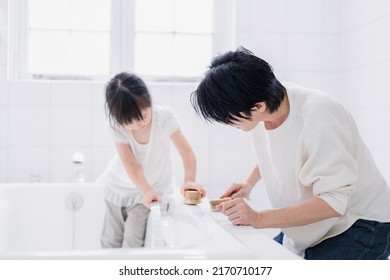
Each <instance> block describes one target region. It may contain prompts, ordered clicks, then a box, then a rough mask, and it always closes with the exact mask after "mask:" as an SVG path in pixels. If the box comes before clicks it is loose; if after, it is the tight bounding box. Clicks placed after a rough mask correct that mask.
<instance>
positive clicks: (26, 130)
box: [8, 106, 51, 147]
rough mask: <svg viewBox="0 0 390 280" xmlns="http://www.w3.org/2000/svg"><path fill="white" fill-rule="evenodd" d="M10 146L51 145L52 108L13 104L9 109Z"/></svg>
mask: <svg viewBox="0 0 390 280" xmlns="http://www.w3.org/2000/svg"><path fill="white" fill-rule="evenodd" d="M8 131H9V146H12V147H49V145H50V132H51V131H50V108H49V107H28V106H13V107H10V109H9V127H8Z"/></svg>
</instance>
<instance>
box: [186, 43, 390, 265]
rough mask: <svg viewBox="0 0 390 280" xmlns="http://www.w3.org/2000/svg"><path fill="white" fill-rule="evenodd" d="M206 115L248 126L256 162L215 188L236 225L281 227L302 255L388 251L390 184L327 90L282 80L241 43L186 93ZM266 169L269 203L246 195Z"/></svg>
mask: <svg viewBox="0 0 390 280" xmlns="http://www.w3.org/2000/svg"><path fill="white" fill-rule="evenodd" d="M191 102H192V104H193V106H194V108H195V110H196V111H197V112H198V113H199V114H201V115H202V116H203V117H204V118H205V119H206V120H207V121H216V122H219V123H224V124H228V125H231V126H233V127H235V128H238V129H241V130H243V131H245V132H251V134H252V138H253V142H254V146H255V149H256V157H257V165H256V166H255V167H254V169H253V170H252V172H251V173H250V175H249V176H248V178H247V180H246V181H245V182H243V183H238V184H232V185H231V186H230V187H229V188H228V189H227V191H226V192H225V193H224V194H223V195H222V196H221V197H226V196H232V197H233V198H234V199H233V200H232V201H230V202H226V203H224V204H222V205H220V206H219V208H220V209H222V211H223V213H224V214H225V215H226V216H228V218H229V220H230V221H231V222H232V223H233V224H234V225H250V226H252V227H254V228H281V229H282V233H281V234H280V235H279V236H278V237H276V239H275V240H277V241H279V242H280V243H282V244H283V245H285V246H286V247H288V248H289V249H291V250H292V251H294V252H296V253H297V254H299V255H301V256H304V257H305V258H306V259H387V258H388V256H389V255H390V206H389V205H390V189H389V187H388V185H387V183H386V182H385V180H384V178H383V177H382V175H381V174H380V172H379V171H378V169H377V167H376V166H375V163H374V161H373V159H372V156H371V154H370V152H369V150H368V149H367V147H366V145H365V144H364V142H363V141H362V139H361V137H360V135H359V132H358V129H357V127H356V125H355V122H354V120H353V118H352V116H351V115H350V114H349V113H348V112H347V111H346V110H345V109H344V108H343V107H342V106H341V105H340V104H339V103H338V102H337V101H336V100H335V99H334V98H332V97H330V96H328V95H326V94H325V93H323V92H320V91H318V90H314V89H308V88H304V87H300V86H297V85H293V84H282V83H280V82H279V81H278V80H277V79H276V77H275V75H274V73H273V70H272V67H271V66H270V65H269V64H268V63H267V62H266V61H264V60H262V59H260V58H258V57H256V56H255V55H253V53H251V52H250V51H248V50H246V49H244V48H242V47H241V48H238V49H237V50H236V51H234V52H227V53H225V54H223V55H220V56H217V57H215V58H214V59H213V61H212V63H211V66H210V68H209V70H208V71H207V73H206V74H205V77H204V78H203V80H202V81H201V83H200V84H199V86H198V88H197V90H196V91H195V92H194V93H193V94H192V96H191ZM260 179H263V181H264V184H265V186H266V189H267V193H268V196H269V199H270V201H271V204H272V206H273V209H270V210H267V211H260V212H256V211H254V210H253V209H251V208H250V207H249V206H248V204H247V203H246V202H245V200H244V199H243V198H245V197H246V196H247V195H248V194H249V193H250V192H251V189H252V188H253V186H254V185H255V184H256V183H257V182H258V181H259V180H260Z"/></svg>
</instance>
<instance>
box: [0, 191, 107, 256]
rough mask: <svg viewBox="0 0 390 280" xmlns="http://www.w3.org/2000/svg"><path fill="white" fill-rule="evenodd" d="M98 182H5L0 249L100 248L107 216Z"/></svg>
mask: <svg viewBox="0 0 390 280" xmlns="http://www.w3.org/2000/svg"><path fill="white" fill-rule="evenodd" d="M99 188H100V187H99V186H98V185H96V184H85V185H82V186H81V185H78V184H24V185H19V184H15V185H12V184H10V185H5V186H4V187H1V188H0V198H1V199H2V201H3V205H4V204H5V207H3V208H4V209H3V210H4V214H3V215H2V221H0V224H1V225H2V228H3V229H5V231H4V233H3V237H2V240H3V241H2V242H0V243H1V244H2V245H0V246H1V247H0V251H1V249H3V251H11V252H12V251H57V250H74V249H81V250H88V249H97V248H99V246H100V245H99V235H100V232H101V226H102V221H103V215H104V203H103V201H104V200H103V195H102V193H103V192H102V191H101V190H100V189H99Z"/></svg>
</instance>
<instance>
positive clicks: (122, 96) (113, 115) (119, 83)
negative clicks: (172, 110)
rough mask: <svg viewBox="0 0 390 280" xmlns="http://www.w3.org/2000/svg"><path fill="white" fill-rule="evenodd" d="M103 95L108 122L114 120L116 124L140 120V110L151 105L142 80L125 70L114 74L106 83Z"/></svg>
mask: <svg viewBox="0 0 390 280" xmlns="http://www.w3.org/2000/svg"><path fill="white" fill-rule="evenodd" d="M105 95H106V109H108V116H109V120H110V123H112V122H113V121H114V122H115V123H116V124H118V125H125V124H128V123H131V122H132V121H134V120H142V119H143V117H142V113H141V111H142V110H143V109H145V108H149V107H151V106H152V101H151V96H150V94H149V91H148V88H147V87H146V85H145V83H144V81H143V80H142V79H141V78H140V77H138V76H137V75H135V74H131V73H127V72H122V73H119V74H117V75H115V76H114V77H113V78H112V79H111V80H110V81H109V82H108V83H107V85H106V90H105Z"/></svg>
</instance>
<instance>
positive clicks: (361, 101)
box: [0, 0, 390, 197]
mask: <svg viewBox="0 0 390 280" xmlns="http://www.w3.org/2000/svg"><path fill="white" fill-rule="evenodd" d="M389 3H390V2H389V1H386V0H374V1H373V0H371V1H370V0H359V1H357V0H273V1H267V0H240V1H236V6H237V7H236V8H237V11H236V32H235V37H236V45H237V46H239V45H242V46H244V47H246V48H248V49H250V50H252V51H253V52H254V53H255V54H256V55H258V56H260V57H262V58H263V59H265V60H267V61H268V62H270V63H271V65H273V67H274V69H275V72H276V74H277V76H278V77H279V78H280V79H281V80H289V81H293V82H297V83H301V84H303V85H306V86H312V87H317V88H321V89H325V90H327V91H329V92H330V93H331V94H332V95H335V96H336V97H338V98H339V99H340V100H341V101H342V102H343V103H344V104H345V105H346V106H347V107H348V108H349V109H350V110H351V111H352V112H353V113H354V115H355V117H356V118H357V121H358V125H359V126H360V127H361V131H362V133H363V136H364V137H365V139H366V140H367V142H368V144H369V146H370V148H371V150H372V151H373V153H374V156H375V158H376V160H377V162H378V165H379V167H380V168H381V170H382V171H383V173H384V174H385V176H386V178H387V179H388V181H390V174H389V173H390V172H389V171H388V168H387V167H388V166H389V164H390V159H389V158H390V157H389V155H390V148H389V147H388V146H387V145H386V143H389V142H390V133H389V132H388V131H389V130H388V128H389V121H390V113H389V112H390V110H389V109H390V108H389V107H390V97H389V95H388V94H387V91H388V88H389V84H388V83H389V82H388V79H387V77H386V76H387V74H386V73H387V72H388V69H389V68H388V67H389V66H390V51H388V50H389V49H390V38H389V36H390V33H389V32H388V30H389V27H390V4H389ZM6 6H7V1H6V0H0V182H16V181H19V182H20V181H30V179H31V174H40V175H41V178H42V181H71V180H73V178H74V172H73V168H72V164H71V157H72V154H73V153H74V152H76V151H81V152H83V153H84V155H85V156H86V163H85V175H86V177H87V179H88V180H94V179H95V178H96V177H97V175H98V174H99V173H100V172H102V170H103V168H104V167H105V165H106V163H107V161H108V160H109V158H110V157H111V156H112V154H113V153H114V149H113V145H112V143H111V142H110V140H109V139H108V138H107V137H106V135H105V133H104V121H105V115H104V110H103V86H104V85H103V82H101V83H96V82H94V83H92V82H59V81H48V82H46V81H38V82H37V81H7V79H6V68H7V57H6V31H7V14H6V11H7V9H6ZM195 88H196V84H151V85H150V89H151V93H152V95H153V97H154V100H155V102H157V103H165V104H170V105H172V106H173V107H174V109H175V110H176V111H177V113H178V115H179V116H180V118H181V120H182V123H183V132H184V133H185V135H186V136H187V138H188V139H189V141H190V142H191V143H192V145H193V148H194V150H195V152H196V154H197V156H198V163H199V182H200V183H202V184H203V185H204V186H205V187H206V188H207V189H208V191H209V196H210V197H213V196H217V195H219V194H220V192H222V190H223V189H225V187H226V186H227V185H228V184H229V183H231V182H233V181H239V180H241V179H244V177H245V176H246V174H247V172H248V170H249V169H250V167H251V166H252V164H253V160H254V159H253V156H252V154H251V146H250V144H249V143H250V142H249V141H248V139H247V136H246V135H245V133H242V132H240V131H238V130H236V129H232V128H229V127H225V126H222V125H208V124H205V123H203V122H202V121H200V120H198V119H197V117H196V116H195V113H194V111H193V109H192V107H191V105H190V102H189V95H190V93H191V92H192V91H193V90H194V89H195ZM386 155H387V156H386ZM174 159H175V162H174V166H175V170H176V173H177V174H178V177H179V178H180V177H181V176H182V170H181V166H180V162H179V159H178V157H177V154H176V153H174Z"/></svg>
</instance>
